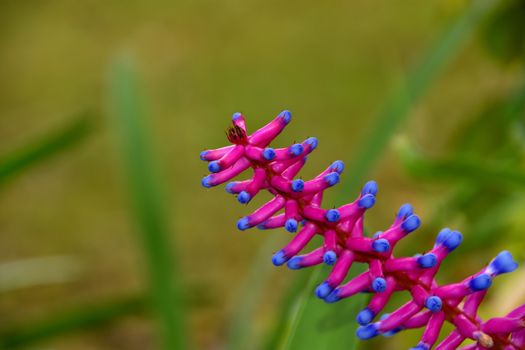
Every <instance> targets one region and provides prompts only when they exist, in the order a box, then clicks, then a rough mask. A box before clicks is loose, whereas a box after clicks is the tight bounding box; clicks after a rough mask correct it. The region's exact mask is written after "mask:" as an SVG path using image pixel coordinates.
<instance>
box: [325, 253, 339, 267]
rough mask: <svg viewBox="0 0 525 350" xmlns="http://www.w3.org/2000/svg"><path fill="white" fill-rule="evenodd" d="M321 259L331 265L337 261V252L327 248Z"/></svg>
mask: <svg viewBox="0 0 525 350" xmlns="http://www.w3.org/2000/svg"><path fill="white" fill-rule="evenodd" d="M323 261H324V263H325V264H326V265H329V266H332V265H333V264H335V262H336V261H337V254H336V253H335V252H334V251H333V250H329V251H327V252H326V253H324V255H323Z"/></svg>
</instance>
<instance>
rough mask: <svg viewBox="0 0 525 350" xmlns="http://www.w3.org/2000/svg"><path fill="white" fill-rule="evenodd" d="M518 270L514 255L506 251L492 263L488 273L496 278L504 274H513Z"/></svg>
mask: <svg viewBox="0 0 525 350" xmlns="http://www.w3.org/2000/svg"><path fill="white" fill-rule="evenodd" d="M517 268H518V264H517V263H516V262H515V261H514V259H513V258H512V254H510V253H509V252H508V251H506V250H504V251H502V252H501V253H499V254H498V255H497V256H496V257H495V258H494V259H493V260H492V261H491V262H490V264H489V266H488V267H487V273H489V274H491V275H494V276H496V275H501V274H502V273H507V272H512V271H514V270H516V269H517Z"/></svg>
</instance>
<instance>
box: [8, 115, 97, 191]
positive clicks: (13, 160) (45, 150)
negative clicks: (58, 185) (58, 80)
mask: <svg viewBox="0 0 525 350" xmlns="http://www.w3.org/2000/svg"><path fill="white" fill-rule="evenodd" d="M93 130H94V123H93V121H92V118H91V116H89V115H88V114H85V115H82V116H81V117H79V118H77V119H75V120H73V122H69V123H68V124H67V125H65V126H64V127H62V128H60V129H58V130H56V131H54V132H52V133H50V134H49V135H46V136H44V137H43V138H41V139H40V140H37V141H34V142H32V143H31V144H28V145H25V146H23V147H21V148H20V149H18V150H15V151H14V152H13V153H11V154H7V155H3V156H0V184H4V183H5V182H7V181H8V180H10V179H12V178H14V177H15V176H16V175H18V174H20V173H22V172H23V171H24V170H27V169H29V168H31V167H32V166H35V165H36V164H38V163H41V162H43V161H45V160H47V159H49V158H50V157H52V156H54V155H56V154H58V153H60V152H62V151H64V150H66V149H68V148H70V147H72V146H74V145H76V144H78V143H79V142H80V141H82V140H83V139H84V138H85V137H86V136H87V135H89V134H90V133H91V132H92V131H93Z"/></svg>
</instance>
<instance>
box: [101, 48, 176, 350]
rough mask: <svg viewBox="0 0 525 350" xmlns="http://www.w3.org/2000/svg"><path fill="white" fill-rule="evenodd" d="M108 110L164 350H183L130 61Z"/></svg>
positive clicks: (169, 255)
mask: <svg viewBox="0 0 525 350" xmlns="http://www.w3.org/2000/svg"><path fill="white" fill-rule="evenodd" d="M110 78H111V79H110V91H109V92H110V106H111V108H112V109H111V115H112V116H113V120H114V126H115V130H116V133H117V135H118V139H119V140H120V144H121V147H120V154H121V156H122V158H123V161H124V166H125V175H126V178H127V180H128V183H129V191H130V196H131V200H132V203H133V206H134V215H133V216H134V217H135V218H136V221H137V224H138V233H139V237H140V239H141V240H140V242H141V247H142V250H143V254H144V257H145V260H146V267H147V271H148V273H149V282H150V292H151V298H152V305H153V307H154V310H155V312H156V315H157V316H158V319H159V321H160V322H159V323H160V326H161V332H160V334H161V336H162V345H163V348H164V349H167V350H168V349H169V350H172V349H184V348H185V346H186V340H185V339H186V337H185V334H186V333H185V318H184V308H183V303H182V286H181V282H180V281H179V280H177V279H175V276H180V274H178V273H177V268H176V266H175V264H174V260H176V259H174V253H173V251H172V249H171V247H172V242H171V241H170V239H169V236H170V232H169V229H168V227H169V224H168V220H167V216H166V207H165V204H164V200H163V197H162V194H163V193H166V191H165V190H163V189H162V186H161V183H160V180H159V177H158V175H157V174H158V169H157V165H156V164H155V162H154V160H153V152H152V151H151V142H150V139H149V135H148V133H147V131H146V130H147V119H148V117H147V115H146V114H145V113H144V111H143V109H142V106H141V105H140V100H141V98H140V94H139V92H138V84H137V78H136V76H135V71H134V68H133V65H132V63H131V61H130V59H129V58H127V57H122V58H121V59H119V60H117V61H116V62H115V63H114V65H113V66H112V69H111V75H110Z"/></svg>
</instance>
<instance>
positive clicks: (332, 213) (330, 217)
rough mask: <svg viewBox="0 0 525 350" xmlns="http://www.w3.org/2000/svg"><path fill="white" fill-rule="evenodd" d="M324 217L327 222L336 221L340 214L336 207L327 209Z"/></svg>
mask: <svg viewBox="0 0 525 350" xmlns="http://www.w3.org/2000/svg"><path fill="white" fill-rule="evenodd" d="M325 218H326V220H327V221H328V222H337V221H339V219H340V218H341V214H340V213H339V210H337V209H328V210H327V211H326V214H325Z"/></svg>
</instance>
